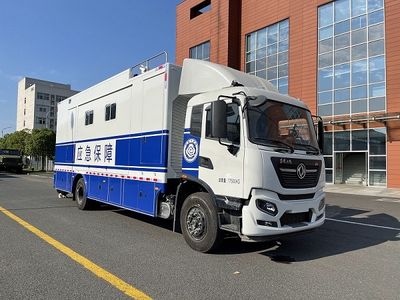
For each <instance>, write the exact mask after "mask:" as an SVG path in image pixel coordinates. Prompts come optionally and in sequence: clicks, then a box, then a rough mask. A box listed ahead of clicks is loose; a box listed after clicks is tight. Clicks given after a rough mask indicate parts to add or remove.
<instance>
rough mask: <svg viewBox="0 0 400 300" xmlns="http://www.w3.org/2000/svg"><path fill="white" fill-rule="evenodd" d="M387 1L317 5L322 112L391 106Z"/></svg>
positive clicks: (353, 111) (350, 112)
mask: <svg viewBox="0 0 400 300" xmlns="http://www.w3.org/2000/svg"><path fill="white" fill-rule="evenodd" d="M385 72H386V66H385V30H384V3H383V0H337V1H334V2H331V3H329V4H326V5H323V6H320V7H319V8H318V97H317V99H318V100H317V101H318V113H319V114H320V115H322V116H330V115H353V114H359V113H365V112H373V111H385V110H386V78H385Z"/></svg>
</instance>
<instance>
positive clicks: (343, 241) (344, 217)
mask: <svg viewBox="0 0 400 300" xmlns="http://www.w3.org/2000/svg"><path fill="white" fill-rule="evenodd" d="M327 218H328V219H327V220H326V221H325V224H324V225H323V226H321V227H320V228H318V229H316V230H314V231H311V232H309V233H303V234H299V235H292V236H287V237H282V238H279V239H277V240H275V241H269V242H264V243H259V244H247V243H240V242H238V241H237V240H236V241H235V240H233V241H230V242H228V243H225V244H224V245H223V248H222V249H221V250H220V251H219V254H240V253H247V252H258V253H259V254H261V255H264V256H266V257H269V258H270V259H271V260H272V261H275V262H279V263H286V264H290V263H293V262H302V261H311V260H315V259H318V258H323V257H329V256H333V255H338V254H342V253H346V252H351V251H356V250H360V249H365V248H368V247H372V246H375V245H379V244H382V243H385V242H387V241H399V240H400V222H399V220H398V219H397V218H395V217H393V216H391V215H388V214H384V213H378V214H371V212H370V211H366V210H361V209H349V208H342V207H339V206H329V205H327ZM329 219H333V220H329ZM343 221H344V222H343ZM346 222H356V223H361V224H365V225H360V224H354V223H346ZM370 224H372V225H376V226H381V227H373V226H369V225H370Z"/></svg>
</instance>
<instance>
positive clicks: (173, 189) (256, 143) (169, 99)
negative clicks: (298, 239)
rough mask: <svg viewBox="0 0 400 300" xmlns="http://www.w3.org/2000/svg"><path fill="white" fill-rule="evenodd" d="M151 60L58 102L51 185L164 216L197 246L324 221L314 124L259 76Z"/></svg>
mask: <svg viewBox="0 0 400 300" xmlns="http://www.w3.org/2000/svg"><path fill="white" fill-rule="evenodd" d="M150 61H151V60H146V61H145V62H144V63H142V64H141V65H140V66H139V67H140V69H141V72H138V73H137V74H136V73H135V71H134V69H137V66H136V67H135V68H130V69H128V70H126V71H123V72H121V73H119V74H117V75H115V76H113V77H111V78H109V79H107V80H105V81H103V82H101V83H99V84H97V85H94V86H92V87H90V88H88V89H87V90H84V91H82V92H80V93H79V94H76V95H74V96H72V97H70V98H68V99H66V100H64V101H62V102H60V103H59V105H58V122H57V141H56V157H55V167H54V171H55V172H54V188H55V189H56V190H57V191H58V192H59V193H61V194H67V193H72V194H73V198H74V199H75V200H76V203H77V205H78V207H79V208H80V209H82V210H84V209H89V208H90V207H91V206H92V205H93V204H95V203H96V202H101V203H106V204H110V205H114V206H117V207H121V208H124V209H128V210H132V211H135V212H138V213H142V214H145V215H149V216H152V217H160V218H164V219H171V222H173V228H174V230H176V229H179V228H180V229H181V231H182V234H183V236H184V238H185V240H186V242H187V243H188V244H189V246H190V247H192V248H193V249H195V250H198V251H201V252H209V251H211V250H213V249H216V248H217V247H218V246H219V244H220V242H221V240H222V238H223V236H224V235H226V233H229V234H236V235H238V236H239V237H240V238H241V239H242V240H243V241H263V240H266V239H271V238H275V237H277V236H280V235H284V234H289V233H295V232H302V231H306V230H310V229H314V228H316V227H318V226H321V225H322V224H323V223H324V220H325V194H324V191H323V188H324V185H325V172H324V160H323V156H322V146H323V123H322V121H321V119H320V120H319V121H317V119H316V118H315V117H313V116H312V114H311V112H310V110H309V109H308V108H307V106H306V105H305V104H304V103H303V102H302V101H300V100H298V99H295V98H293V97H290V96H287V95H282V94H280V93H279V92H278V91H277V89H276V88H275V87H274V86H273V85H272V84H271V83H269V82H268V81H266V80H264V79H261V78H258V77H255V76H253V75H249V74H245V73H243V72H240V71H237V70H234V69H231V68H228V67H226V66H222V65H218V64H214V63H210V62H206V61H200V60H194V59H185V60H184V62H183V66H182V67H181V66H177V65H174V64H171V63H167V62H165V63H164V62H163V63H162V64H160V65H158V66H157V67H154V68H149V64H150Z"/></svg>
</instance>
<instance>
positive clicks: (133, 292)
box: [0, 206, 151, 299]
mask: <svg viewBox="0 0 400 300" xmlns="http://www.w3.org/2000/svg"><path fill="white" fill-rule="evenodd" d="M0 211H1V212H2V213H3V214H5V215H6V216H8V217H9V218H10V219H12V220H14V221H15V222H17V223H18V224H20V225H22V226H23V227H25V228H26V229H28V230H29V231H30V232H32V233H33V234H35V235H36V236H38V237H39V238H41V239H42V240H44V241H46V242H47V243H49V244H50V245H52V246H53V247H54V248H56V249H57V250H59V251H60V252H62V253H64V254H65V255H67V256H69V257H70V258H71V259H72V260H74V261H76V262H77V263H78V264H80V265H82V266H84V267H85V268H86V269H88V270H89V271H91V272H92V273H94V274H95V275H96V276H98V277H100V278H101V279H103V280H105V281H107V282H108V283H110V284H111V285H113V286H114V287H116V288H117V289H119V290H120V291H122V292H123V293H125V294H126V295H128V296H129V297H131V298H133V299H151V298H150V297H149V296H148V295H146V294H145V293H143V292H142V291H140V290H138V289H136V288H134V287H133V286H131V285H130V284H128V283H126V282H125V281H123V280H122V279H120V278H118V277H117V276H115V275H114V274H111V273H110V272H108V271H107V270H105V269H103V268H102V267H100V266H98V265H96V264H95V263H93V262H91V261H90V260H89V259H87V258H85V257H83V256H82V255H80V254H79V253H77V252H75V251H74V250H72V249H71V248H69V247H67V246H65V245H63V244H62V243H60V242H59V241H57V240H55V239H53V238H52V237H51V236H49V235H47V234H46V233H44V232H43V231H41V230H40V229H38V228H36V227H35V226H33V225H31V224H29V223H28V222H26V221H24V220H23V219H21V218H20V217H18V216H16V215H14V214H13V213H12V212H10V211H8V210H7V209H4V208H2V207H1V206H0Z"/></svg>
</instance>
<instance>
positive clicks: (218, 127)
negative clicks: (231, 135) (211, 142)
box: [211, 100, 227, 139]
mask: <svg viewBox="0 0 400 300" xmlns="http://www.w3.org/2000/svg"><path fill="white" fill-rule="evenodd" d="M211 136H212V137H213V138H219V139H223V138H226V136H227V123H226V103H225V101H222V100H218V101H214V102H212V103H211Z"/></svg>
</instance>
